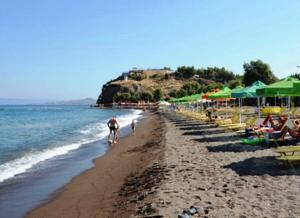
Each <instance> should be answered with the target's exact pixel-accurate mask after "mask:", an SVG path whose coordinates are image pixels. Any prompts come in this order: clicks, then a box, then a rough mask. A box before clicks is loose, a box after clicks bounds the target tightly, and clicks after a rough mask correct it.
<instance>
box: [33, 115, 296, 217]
mask: <svg viewBox="0 0 300 218" xmlns="http://www.w3.org/2000/svg"><path fill="white" fill-rule="evenodd" d="M239 141H240V137H239V136H237V135H235V133H232V132H225V131H224V129H221V128H217V127H215V125H214V124H206V123H200V122H199V121H195V120H191V119H189V118H185V117H180V116H178V115H176V114H159V113H149V114H147V115H146V117H145V119H143V121H142V122H141V123H140V124H139V128H138V131H137V133H136V135H134V136H133V135H130V136H128V137H125V138H123V139H121V140H120V142H119V143H118V144H117V145H115V146H114V147H113V148H112V149H111V150H110V151H109V152H108V153H107V154H106V155H105V156H103V157H100V158H98V159H96V160H95V167H94V168H92V169H90V170H88V171H86V172H85V173H83V174H81V175H79V176H78V177H76V178H74V179H73V180H72V181H71V182H70V183H69V184H68V185H66V186H65V187H64V189H63V190H62V191H61V192H59V193H58V194H57V195H56V197H55V198H54V199H53V200H52V201H50V202H48V203H46V204H44V205H42V206H40V207H39V208H37V209H35V210H33V211H31V212H30V213H29V214H28V216H27V217H177V216H178V214H180V213H181V212H182V210H183V209H184V208H189V207H190V206H195V207H196V208H198V210H199V213H198V214H197V215H194V216H193V217H299V216H300V201H299V200H300V169H299V168H294V169H292V168H290V167H289V166H284V165H282V164H281V163H279V162H278V161H276V160H275V159H274V156H275V155H276V154H275V152H274V148H268V147H263V146H253V145H251V146H250V145H249V146H247V145H241V144H240V143H239Z"/></svg>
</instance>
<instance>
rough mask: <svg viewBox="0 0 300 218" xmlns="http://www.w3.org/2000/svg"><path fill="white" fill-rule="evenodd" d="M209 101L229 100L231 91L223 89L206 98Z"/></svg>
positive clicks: (226, 88)
mask: <svg viewBox="0 0 300 218" xmlns="http://www.w3.org/2000/svg"><path fill="white" fill-rule="evenodd" d="M208 98H209V99H222V98H231V89H230V88H228V87H225V88H223V89H222V90H220V91H219V92H216V93H213V94H211V95H209V96H208Z"/></svg>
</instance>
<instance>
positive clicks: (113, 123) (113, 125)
mask: <svg viewBox="0 0 300 218" xmlns="http://www.w3.org/2000/svg"><path fill="white" fill-rule="evenodd" d="M107 126H108V128H109V135H108V141H109V140H110V136H111V134H112V133H113V134H114V138H113V141H112V143H117V132H118V129H119V128H120V125H119V123H118V121H117V119H116V117H115V116H113V117H112V118H111V119H110V120H109V121H108V122H107Z"/></svg>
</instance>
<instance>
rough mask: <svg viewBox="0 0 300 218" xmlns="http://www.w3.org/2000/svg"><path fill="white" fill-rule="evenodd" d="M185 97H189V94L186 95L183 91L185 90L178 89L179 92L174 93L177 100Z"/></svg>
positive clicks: (185, 91)
mask: <svg viewBox="0 0 300 218" xmlns="http://www.w3.org/2000/svg"><path fill="white" fill-rule="evenodd" d="M187 95H189V94H188V92H187V90H185V89H180V90H179V91H177V92H176V97H177V98H181V97H184V96H187Z"/></svg>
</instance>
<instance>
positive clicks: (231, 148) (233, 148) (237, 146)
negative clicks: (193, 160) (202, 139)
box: [206, 142, 268, 153]
mask: <svg viewBox="0 0 300 218" xmlns="http://www.w3.org/2000/svg"><path fill="white" fill-rule="evenodd" d="M206 148H207V150H208V151H209V152H237V153H239V152H255V151H259V150H265V149H268V147H264V146H259V145H243V144H241V143H240V142H236V143H228V144H222V145H218V146H206Z"/></svg>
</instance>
